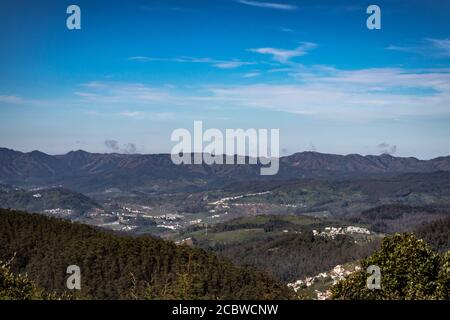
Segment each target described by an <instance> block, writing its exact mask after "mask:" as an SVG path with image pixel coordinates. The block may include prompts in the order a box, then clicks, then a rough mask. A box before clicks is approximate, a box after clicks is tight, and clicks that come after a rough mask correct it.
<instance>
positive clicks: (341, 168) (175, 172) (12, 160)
mask: <svg viewBox="0 0 450 320" xmlns="http://www.w3.org/2000/svg"><path fill="white" fill-rule="evenodd" d="M260 166H261V165H260V164H258V165H249V164H243V165H227V164H223V165H218V164H214V165H207V164H200V165H195V164H192V165H175V164H174V163H172V161H171V158H170V154H148V155H143V154H118V153H110V154H99V153H89V152H86V151H82V150H78V151H71V152H69V153H67V154H64V155H48V154H45V153H43V152H40V151H32V152H27V153H24V152H19V151H15V150H11V149H6V148H0V182H2V183H8V184H13V185H18V186H47V187H49V186H62V187H66V188H70V189H72V190H76V191H79V192H99V191H104V190H107V189H109V188H120V189H150V190H155V191H158V190H170V189H176V188H195V189H198V188H199V186H201V185H205V184H208V185H211V184H212V185H214V184H224V183H229V182H232V181H242V180H260V179H265V180H267V179H290V178H306V177H326V178H333V177H349V176H361V175H363V176H370V175H377V176H379V175H388V174H399V173H407V172H408V173H411V172H414V173H420V172H435V171H450V156H447V157H439V158H435V159H431V160H419V159H417V158H413V157H408V158H403V157H394V156H391V155H388V154H383V155H380V156H374V155H368V156H362V155H358V154H350V155H345V156H343V155H334V154H323V153H318V152H300V153H295V154H292V155H289V156H285V157H281V158H280V170H279V172H278V174H277V175H274V176H260V175H259V172H260V171H259V168H260Z"/></svg>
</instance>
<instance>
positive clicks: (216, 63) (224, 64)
mask: <svg viewBox="0 0 450 320" xmlns="http://www.w3.org/2000/svg"><path fill="white" fill-rule="evenodd" d="M128 60H131V61H137V62H153V61H162V62H180V63H205V64H209V65H211V66H213V67H216V68H219V69H234V68H239V67H242V66H246V65H251V64H255V63H254V62H246V61H240V60H236V59H235V60H219V59H212V58H196V57H176V58H155V57H147V56H134V57H129V58H128Z"/></svg>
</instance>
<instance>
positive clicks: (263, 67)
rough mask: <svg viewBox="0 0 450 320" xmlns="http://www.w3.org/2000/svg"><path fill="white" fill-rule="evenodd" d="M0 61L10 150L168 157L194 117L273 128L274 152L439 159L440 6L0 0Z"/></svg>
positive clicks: (447, 130) (442, 148)
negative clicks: (373, 14)
mask: <svg viewBox="0 0 450 320" xmlns="http://www.w3.org/2000/svg"><path fill="white" fill-rule="evenodd" d="M70 4H77V5H78V6H79V7H80V8H81V26H82V29H81V30H68V29H67V28H66V18H67V16H68V15H67V14H66V8H67V6H69V5H70ZM370 4H377V5H378V6H380V8H381V13H382V29H381V30H368V29H367V28H366V19H367V17H368V14H366V8H367V7H368V6H369V5H370ZM0 70H1V71H0V146H3V147H9V148H13V149H17V150H23V151H31V150H34V149H38V150H42V151H44V152H48V153H52V154H57V153H65V152H67V151H69V150H74V149H85V150H87V151H92V152H111V151H113V150H111V145H110V144H105V141H106V140H115V141H117V142H118V146H119V149H120V150H122V151H126V150H127V148H128V147H127V146H125V145H128V146H130V144H133V145H135V147H136V149H137V151H138V152H141V153H155V152H170V149H171V147H172V146H173V143H172V142H171V141H170V134H171V132H172V131H173V130H174V129H177V128H187V129H192V127H193V121H194V120H203V122H204V127H205V128H213V127H214V128H219V129H225V128H244V129H245V128H267V129H270V128H279V129H280V143H281V147H282V154H290V153H294V152H298V151H305V150H316V151H319V152H328V153H338V154H348V153H361V154H379V153H382V152H386V151H388V152H390V153H392V154H395V155H398V156H415V157H418V158H424V159H427V158H432V157H437V156H441V155H449V154H450V2H449V1H433V2H432V4H431V3H430V1H425V0H422V1H417V0H409V1H402V0H397V1H394V0H391V1H373V2H372V1H370V2H369V1H359V0H353V1H338V0H330V1H300V0H299V1H293V0H290V1H289V0H267V1H262V0H261V1H256V0H254V1H253V0H191V1H185V0H179V1H175V0H161V1H144V0H141V1H126V2H125V1H123V2H122V1H120V3H119V1H92V0H91V1H80V0H78V1H70V2H69V1H62V0H52V1H29V0H27V1H25V0H14V1H12V0H2V1H1V2H0Z"/></svg>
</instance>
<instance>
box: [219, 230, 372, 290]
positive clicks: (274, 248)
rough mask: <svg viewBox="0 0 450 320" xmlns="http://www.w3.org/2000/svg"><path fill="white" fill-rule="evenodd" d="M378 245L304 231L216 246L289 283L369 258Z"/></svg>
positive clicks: (239, 261)
mask: <svg viewBox="0 0 450 320" xmlns="http://www.w3.org/2000/svg"><path fill="white" fill-rule="evenodd" d="M378 245H379V242H378V241H373V242H369V243H366V242H365V243H355V241H354V239H353V238H352V237H350V236H346V235H340V236H337V237H336V238H335V239H327V238H324V237H314V236H313V234H312V232H305V233H302V234H288V235H282V236H277V237H273V238H271V237H269V238H266V239H260V240H255V241H251V242H249V243H245V244H238V245H227V246H216V248H215V251H216V252H218V253H219V254H220V255H222V256H225V257H229V258H230V259H232V260H233V262H235V263H236V264H239V265H252V266H256V267H257V268H258V269H261V270H265V271H267V272H270V273H272V274H273V275H275V276H276V277H277V278H279V279H280V280H283V281H287V282H289V281H294V280H297V279H300V278H304V277H306V276H312V275H315V274H317V273H319V272H323V271H327V270H329V269H332V268H333V267H334V266H336V265H338V264H343V263H347V262H349V261H354V260H359V259H361V258H364V257H367V256H368V255H369V254H370V253H371V252H373V251H374V250H375V249H376V248H377V247H378Z"/></svg>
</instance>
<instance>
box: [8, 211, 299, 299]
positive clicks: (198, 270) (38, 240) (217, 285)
mask: <svg viewBox="0 0 450 320" xmlns="http://www.w3.org/2000/svg"><path fill="white" fill-rule="evenodd" d="M14 255H15V258H14V259H13V261H12V264H11V268H12V271H14V272H17V273H23V272H26V273H27V274H28V275H29V277H30V279H31V280H33V281H34V282H35V283H37V285H38V286H39V287H42V288H43V289H44V290H45V291H47V292H55V293H57V294H61V293H63V292H64V291H65V290H66V278H67V277H68V275H67V274H66V269H67V267H68V266H69V265H78V266H79V267H80V269H81V288H82V289H81V291H80V292H79V293H78V295H80V296H83V297H88V298H94V299H130V298H143V299H286V298H290V297H291V292H290V291H289V290H288V289H287V288H286V287H285V285H283V284H282V283H281V282H278V281H277V280H274V279H273V278H271V277H270V276H268V275H266V274H263V273H260V272H257V271H255V270H253V269H250V268H243V267H236V266H234V265H233V264H232V263H231V262H229V261H228V260H223V259H220V258H218V257H217V256H216V255H214V254H212V253H207V252H205V251H203V250H200V249H195V248H191V247H187V246H177V245H175V244H173V243H171V242H168V241H165V240H161V239H155V238H151V237H128V236H121V235H115V234H111V233H107V232H104V231H100V230H97V229H95V228H93V227H89V226H86V225H81V224H77V223H72V222H68V221H63V220H59V219H55V218H48V217H45V216H42V215H37V214H28V213H23V212H18V211H10V210H3V209H0V260H3V261H6V260H9V259H10V258H11V257H13V256H14Z"/></svg>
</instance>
